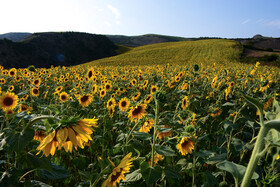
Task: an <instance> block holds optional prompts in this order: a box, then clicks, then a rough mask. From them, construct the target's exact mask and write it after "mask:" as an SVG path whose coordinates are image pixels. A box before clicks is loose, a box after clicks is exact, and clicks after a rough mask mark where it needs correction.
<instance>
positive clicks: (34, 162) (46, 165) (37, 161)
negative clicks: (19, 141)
mask: <svg viewBox="0 0 280 187" xmlns="http://www.w3.org/2000/svg"><path fill="white" fill-rule="evenodd" d="M26 164H27V165H28V167H29V168H40V169H46V170H51V169H52V167H51V162H50V161H49V160H48V159H47V158H46V157H42V158H38V157H36V156H34V155H33V154H32V153H27V154H26Z"/></svg>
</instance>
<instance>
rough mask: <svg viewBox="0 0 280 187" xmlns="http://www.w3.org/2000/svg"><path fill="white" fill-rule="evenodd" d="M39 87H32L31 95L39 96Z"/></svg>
mask: <svg viewBox="0 0 280 187" xmlns="http://www.w3.org/2000/svg"><path fill="white" fill-rule="evenodd" d="M39 93H40V92H39V88H37V87H34V88H32V89H31V95H32V96H35V97H37V96H39Z"/></svg>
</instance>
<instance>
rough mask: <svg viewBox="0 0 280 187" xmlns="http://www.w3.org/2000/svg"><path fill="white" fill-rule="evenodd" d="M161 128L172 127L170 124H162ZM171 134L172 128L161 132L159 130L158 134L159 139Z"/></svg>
mask: <svg viewBox="0 0 280 187" xmlns="http://www.w3.org/2000/svg"><path fill="white" fill-rule="evenodd" d="M160 128H170V126H169V125H161V126H160ZM171 134H172V130H171V129H170V130H169V131H167V132H160V133H159V132H158V131H157V136H158V138H159V139H162V138H165V137H168V136H170V135H171Z"/></svg>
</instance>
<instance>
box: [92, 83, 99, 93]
mask: <svg viewBox="0 0 280 187" xmlns="http://www.w3.org/2000/svg"><path fill="white" fill-rule="evenodd" d="M97 90H98V86H97V85H96V84H94V85H93V86H92V88H91V91H92V94H97Z"/></svg>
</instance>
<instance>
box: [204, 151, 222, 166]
mask: <svg viewBox="0 0 280 187" xmlns="http://www.w3.org/2000/svg"><path fill="white" fill-rule="evenodd" d="M226 156H227V154H226V153H222V154H216V155H212V156H211V157H210V158H209V159H208V160H207V161H206V164H210V165H212V164H217V163H218V162H221V161H223V160H225V158H226Z"/></svg>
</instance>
